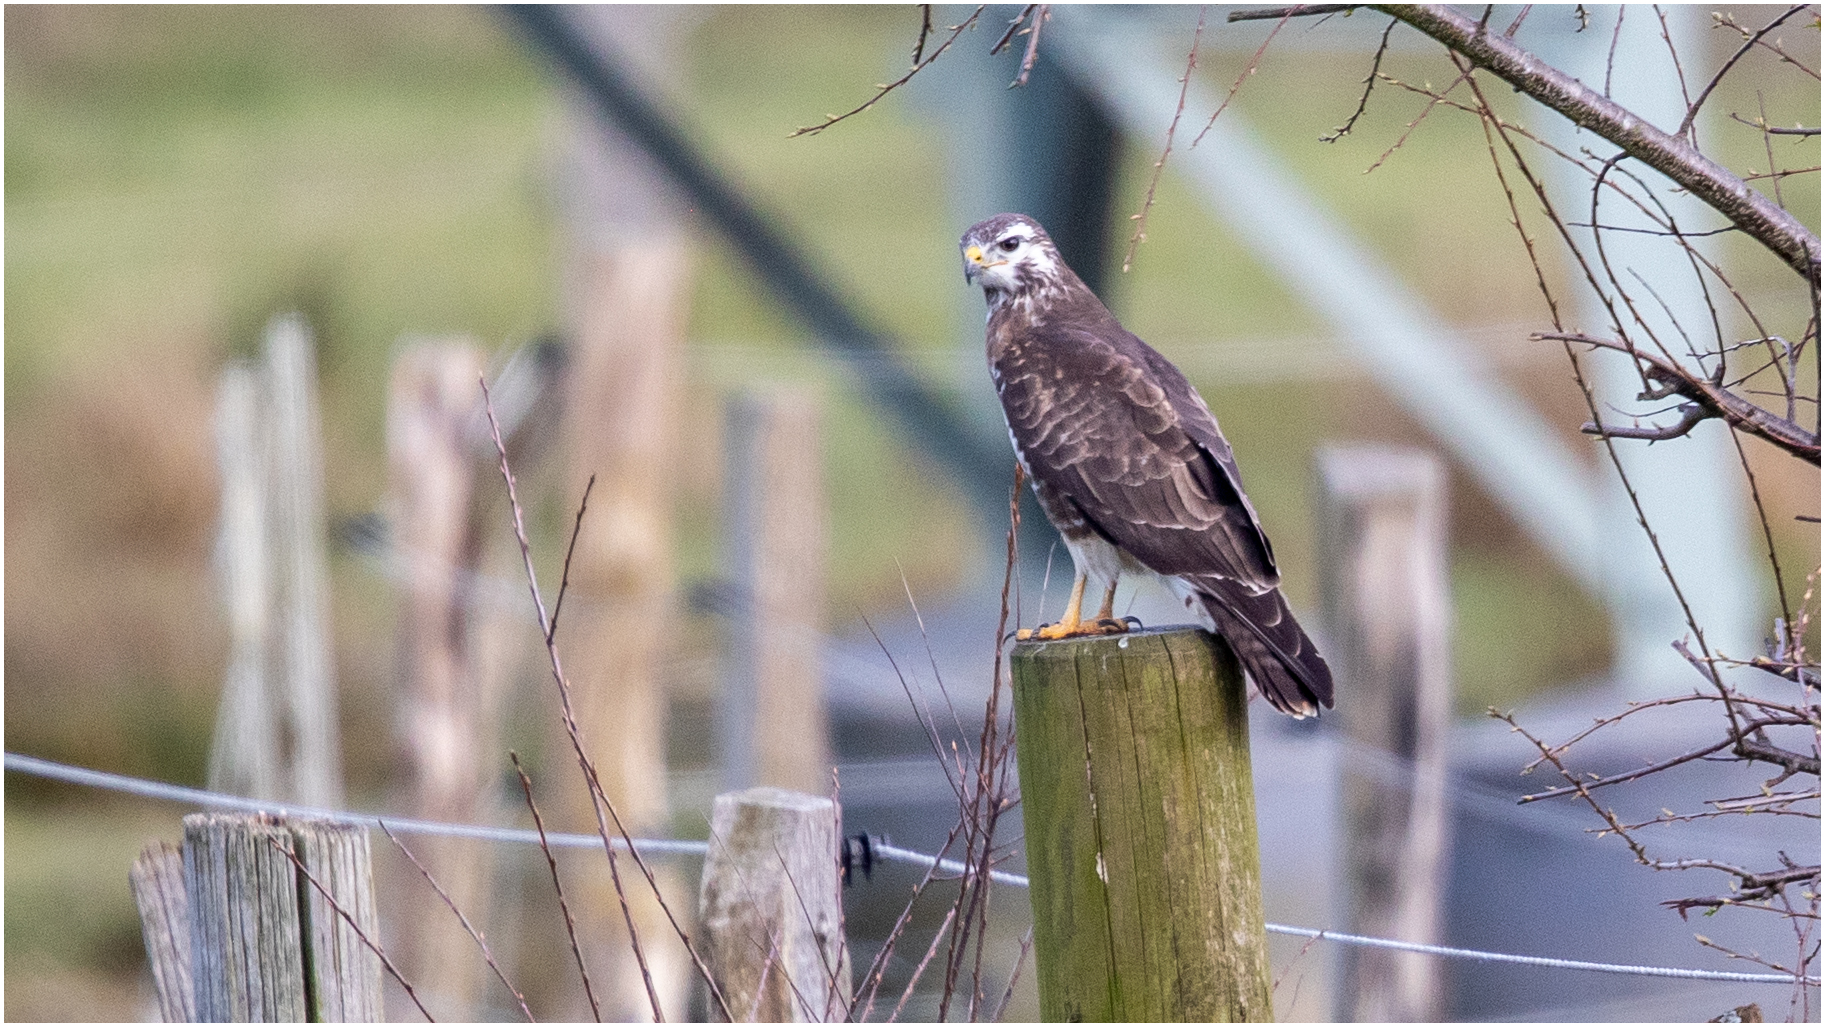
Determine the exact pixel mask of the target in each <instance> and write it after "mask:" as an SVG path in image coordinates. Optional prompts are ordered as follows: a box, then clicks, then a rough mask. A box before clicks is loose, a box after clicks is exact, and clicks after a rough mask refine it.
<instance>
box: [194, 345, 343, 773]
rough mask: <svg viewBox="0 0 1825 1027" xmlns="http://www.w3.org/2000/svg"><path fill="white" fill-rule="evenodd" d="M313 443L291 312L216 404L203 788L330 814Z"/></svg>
mask: <svg viewBox="0 0 1825 1027" xmlns="http://www.w3.org/2000/svg"><path fill="white" fill-rule="evenodd" d="M322 446H323V443H322V428H321V426H320V424H319V422H318V413H317V371H316V358H315V356H314V355H313V353H312V343H311V336H310V330H309V329H308V328H307V327H305V324H304V321H303V319H302V318H300V317H299V316H298V315H296V314H287V315H282V316H279V317H275V318H273V319H272V321H271V322H269V323H268V324H267V326H266V342H265V352H264V360H263V363H262V365H261V366H260V367H259V368H257V369H256V368H251V367H248V366H246V365H231V366H230V367H229V368H228V369H226V370H225V371H224V373H223V380H222V385H221V389H220V392H219V394H218V397H217V413H216V451H217V459H218V461H219V463H220V466H221V472H222V486H223V491H222V534H221V538H220V541H219V561H220V573H221V577H222V591H223V594H224V598H225V601H226V602H227V604H228V607H229V612H228V620H229V625H230V643H231V647H232V652H231V656H230V664H229V669H228V674H227V678H226V680H225V683H224V687H223V696H222V706H221V710H220V713H219V714H218V716H217V721H216V737H215V742H214V745H213V747H212V749H211V753H210V759H209V766H210V769H209V782H210V785H211V787H215V788H221V789H224V790H227V791H234V792H239V793H241V794H248V795H254V796H258V797H260V798H277V799H286V800H289V801H292V802H298V803H303V804H305V805H310V806H317V807H321V808H326V809H333V808H335V807H337V806H340V805H341V804H342V743H341V738H340V728H339V727H338V725H337V721H336V717H337V712H336V707H337V702H336V679H335V670H334V666H333V664H332V660H331V652H332V649H331V644H330V636H329V555H328V552H327V551H326V549H325V546H324V537H323V534H324V532H323V453H322Z"/></svg>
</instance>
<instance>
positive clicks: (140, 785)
mask: <svg viewBox="0 0 1825 1027" xmlns="http://www.w3.org/2000/svg"><path fill="white" fill-rule="evenodd" d="M6 770H7V771H8V772H9V773H15V774H26V775H29V776H31V777H41V778H47V779H50V780H53V781H63V782H66V783H68V784H76V785H84V786H86V787H90V788H98V789H102V790H105V791H111V792H121V793H125V794H128V795H137V796H141V797H143V798H148V799H162V800H165V801H168V802H178V803H183V804H186V805H191V806H201V807H206V808H210V809H229V810H241V811H243V812H247V813H269V814H273V815H275V816H287V817H309V818H316V819H321V820H328V821H333V822H336V823H343V824H354V825H358V826H362V827H379V826H380V825H381V823H382V821H384V822H385V823H386V827H387V829H388V830H390V831H393V832H395V833H401V834H413V835H431V836H439V837H445V838H473V839H477V840H480V841H490V842H510V843H515V844H522V845H537V844H538V843H539V834H538V832H537V831H528V830H524V829H521V828H513V827H490V826H488V825H485V824H452V823H446V822H444V821H439V820H420V819H418V818H415V817H394V816H386V815H382V814H378V813H352V812H349V811H347V810H331V809H319V808H317V807H314V806H298V805H292V804H288V803H283V802H275V801H272V800H268V799H249V798H246V797H245V796H240V795H226V794H223V793H221V792H212V791H208V790H206V789H202V788H191V787H188V786H185V785H174V784H167V783H165V782H163V781H150V780H147V779H145V778H138V777H129V776H127V775H124V774H113V773H109V772H107V771H103V770H90V769H89V768H87V767H77V766H71V765H69V764H67V763H57V762H54V761H52V760H46V759H40V758H39V757H36V756H26V755H23V754H21V753H13V752H9V753H7V754H6ZM545 840H546V842H547V843H548V844H549V845H551V846H552V847H554V848H565V849H596V848H600V847H601V846H602V838H601V837H600V836H599V835H593V834H570V833H563V832H547V833H546V835H545ZM611 841H612V844H613V845H614V847H615V848H616V849H618V850H620V851H623V852H625V851H627V848H628V842H627V841H626V840H624V839H621V838H614V839H611ZM633 846H634V848H635V849H637V850H638V851H639V852H640V854H641V855H643V856H696V857H701V856H703V855H704V854H705V853H706V852H707V851H708V850H709V843H708V842H700V841H681V840H677V839H668V838H636V839H634V840H633ZM869 847H870V849H871V850H872V853H873V856H874V858H875V859H878V860H881V861H884V862H889V863H902V864H906V865H909V866H918V867H931V866H933V864H934V863H935V864H936V866H937V871H938V872H939V873H943V874H954V875H961V874H963V873H964V871H965V870H966V868H965V867H964V865H963V864H962V863H961V862H958V861H957V860H953V859H942V858H939V857H936V856H932V855H930V854H929V853H923V852H917V851H915V850H912V849H903V848H900V847H898V846H896V845H891V844H888V843H886V842H883V841H879V840H871V842H870V846H869ZM989 877H990V879H991V880H993V881H995V882H996V883H999V884H1005V885H1011V886H1013V887H1017V888H1025V887H1028V885H1029V881H1028V879H1027V877H1026V876H1025V875H1022V874H1016V873H1012V872H1009V871H1006V870H990V871H989ZM1267 931H1268V933H1269V934H1283V935H1289V936H1291V937H1295V938H1312V939H1321V940H1324V941H1334V942H1337V943H1338V944H1340V945H1356V946H1361V947H1364V948H1380V949H1395V950H1398V951H1401V952H1417V953H1422V954H1424V955H1430V956H1441V957H1444V958H1446V959H1463V960H1470V961H1473V962H1482V963H1513V964H1519V965H1522V966H1539V967H1546V968H1548V969H1554V970H1585V971H1590V972H1593V973H1607V974H1623V975H1627V976H1633V977H1671V978H1676V979H1680V980H1690V981H1727V982H1730V983H1735V984H1786V985H1791V984H1794V983H1796V981H1797V982H1800V983H1804V984H1807V985H1811V986H1813V987H1817V986H1818V984H1819V978H1817V977H1797V978H1796V977H1795V976H1794V975H1791V974H1771V973H1739V972H1736V971H1732V970H1697V969H1687V968H1683V967H1671V966H1636V965H1632V964H1627V963H1598V962H1591V961H1588V960H1582V959H1558V958H1554V957H1552V956H1523V955H1517V954H1514V953H1509V952H1484V951H1480V950H1477V949H1460V948H1454V947H1452V946H1448V945H1424V944H1421V943H1419V942H1411V941H1397V940H1395V939H1393V938H1373V937H1367V936H1364V935H1360V934H1345V933H1343V932H1340V931H1331V930H1323V929H1319V928H1315V927H1289V926H1286V925H1284V924H1272V923H1270V924H1268V925H1267Z"/></svg>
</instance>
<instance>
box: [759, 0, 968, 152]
mask: <svg viewBox="0 0 1825 1027" xmlns="http://www.w3.org/2000/svg"><path fill="white" fill-rule="evenodd" d="M982 11H983V8H982V7H978V8H976V9H975V11H973V12H971V14H970V16H969V17H968V18H965V19H963V24H961V25H953V26H951V34H950V38H949V39H946V40H945V41H944V42H942V43H940V44H938V48H937V49H936V50H933V51H932V53H931V56H930V57H927V58H925V59H924V60H923V61H919V62H917V63H915V64H914V65H913V66H912V70H911V71H908V72H907V73H906V74H904V75H901V76H900V77H899V78H897V79H894V80H893V81H892V82H889V83H887V84H886V85H883V86H879V87H877V92H876V93H875V94H874V95H873V96H871V97H869V98H868V99H867V100H866V101H864V102H863V103H862V105H861V106H859V107H856V108H855V109H853V110H850V111H847V112H845V113H842V114H832V115H829V116H827V117H826V118H825V119H824V122H823V124H820V125H808V126H806V127H804V128H800V129H798V130H797V131H795V132H793V133H792V134H791V135H789V136H787V137H786V138H788V139H797V138H798V137H799V136H806V135H817V134H818V133H819V132H822V131H823V130H825V129H827V128H829V127H830V126H832V125H834V124H836V123H837V122H839V121H843V120H845V119H847V118H853V117H855V116H856V115H857V114H860V113H862V112H863V111H865V110H867V109H868V108H870V107H873V106H874V105H875V104H877V103H880V102H881V100H882V98H884V97H885V96H886V95H887V94H888V93H891V92H893V91H894V90H896V89H898V88H900V87H901V86H903V85H905V84H906V83H908V82H910V81H912V77H913V76H914V75H917V74H918V73H919V72H921V71H924V70H925V69H926V68H928V67H930V66H931V62H933V61H935V60H937V59H938V57H939V55H940V54H942V53H944V51H946V50H949V49H950V48H951V44H952V43H955V42H956V41H957V37H958V36H961V35H963V32H964V30H965V29H967V28H969V27H970V26H972V25H974V24H976V19H977V18H979V17H981V16H982ZM924 47H925V33H924V31H923V30H921V32H920V34H919V47H918V49H920V50H923V49H924Z"/></svg>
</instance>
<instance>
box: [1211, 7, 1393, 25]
mask: <svg viewBox="0 0 1825 1027" xmlns="http://www.w3.org/2000/svg"><path fill="white" fill-rule="evenodd" d="M1360 6H1362V5H1361V4H1294V5H1293V6H1291V7H1261V8H1255V9H1252V10H1246V11H1231V12H1229V20H1230V21H1231V22H1237V21H1267V20H1268V19H1270V18H1279V19H1281V20H1285V19H1287V18H1291V17H1295V16H1297V15H1307V14H1338V13H1340V12H1343V11H1354V10H1355V9H1356V8H1358V7H1360Z"/></svg>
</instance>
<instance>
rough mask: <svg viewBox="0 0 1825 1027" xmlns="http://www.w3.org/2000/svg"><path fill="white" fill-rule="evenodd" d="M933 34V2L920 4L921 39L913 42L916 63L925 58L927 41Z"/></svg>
mask: <svg viewBox="0 0 1825 1027" xmlns="http://www.w3.org/2000/svg"><path fill="white" fill-rule="evenodd" d="M931 34H932V5H931V4H920V5H919V39H918V42H915V43H914V44H913V59H912V62H913V63H914V64H918V63H919V62H920V61H921V60H924V59H925V41H926V40H927V39H930V38H931Z"/></svg>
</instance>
